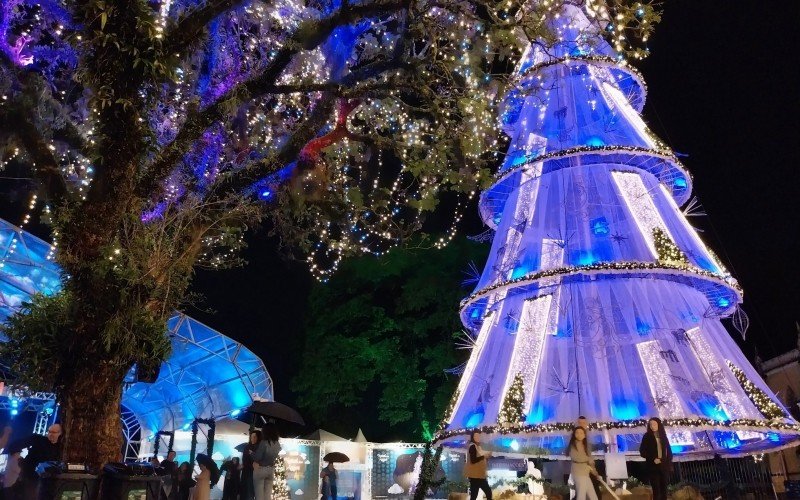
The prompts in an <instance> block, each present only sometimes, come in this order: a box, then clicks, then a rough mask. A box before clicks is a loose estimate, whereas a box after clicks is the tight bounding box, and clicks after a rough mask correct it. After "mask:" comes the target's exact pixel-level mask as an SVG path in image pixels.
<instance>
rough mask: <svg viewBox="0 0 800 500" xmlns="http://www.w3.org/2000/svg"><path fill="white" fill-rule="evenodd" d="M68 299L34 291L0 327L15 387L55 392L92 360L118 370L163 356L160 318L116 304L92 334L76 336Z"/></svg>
mask: <svg viewBox="0 0 800 500" xmlns="http://www.w3.org/2000/svg"><path fill="white" fill-rule="evenodd" d="M74 297H75V295H74V293H73V292H71V291H70V290H69V288H67V289H66V290H64V291H62V292H59V293H57V294H55V295H52V296H44V295H41V294H37V295H34V296H33V298H32V299H31V301H30V302H27V303H24V304H23V305H22V307H21V308H20V309H19V310H18V311H17V312H16V313H15V314H13V315H12V316H11V317H10V318H9V319H8V321H7V323H6V324H5V325H0V331H1V332H2V333H3V335H5V336H6V337H7V338H8V342H6V343H3V344H0V355H2V356H3V358H4V359H7V360H8V361H9V362H10V364H11V368H12V370H13V371H14V374H15V376H16V379H15V380H14V383H15V384H16V385H20V386H26V387H28V388H29V389H31V390H46V391H51V390H52V391H56V392H58V393H61V391H62V390H63V389H64V388H65V387H67V386H68V384H69V383H70V382H71V381H72V380H74V377H75V376H76V374H77V373H79V372H80V371H81V369H86V368H87V367H91V366H93V365H96V364H97V360H98V359H103V360H105V363H106V364H108V365H111V366H113V367H116V368H117V371H119V372H123V373H124V372H125V371H127V370H128V369H129V368H130V367H131V366H132V365H133V363H136V362H138V363H139V364H140V366H141V367H144V368H150V367H153V366H158V365H159V364H160V363H161V361H162V360H163V359H165V358H166V357H167V355H168V354H169V352H170V348H171V344H170V342H169V339H168V337H167V335H166V332H165V324H164V322H163V321H160V320H158V319H157V318H154V317H153V316H152V315H151V314H148V313H147V312H146V311H143V310H141V309H139V308H135V307H129V308H125V307H122V308H119V309H118V310H117V313H116V314H115V315H113V316H112V317H111V319H110V320H109V321H107V322H106V323H105V324H104V326H103V328H102V329H101V331H100V334H99V335H98V336H92V337H89V336H85V335H81V334H80V331H79V323H78V322H77V319H76V314H75V311H76V310H77V308H78V307H79V305H78V304H77V303H76V301H75V299H74Z"/></svg>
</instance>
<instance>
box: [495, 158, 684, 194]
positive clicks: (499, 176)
mask: <svg viewBox="0 0 800 500" xmlns="http://www.w3.org/2000/svg"><path fill="white" fill-rule="evenodd" d="M621 152H622V153H636V155H637V157H638V156H641V155H648V156H651V157H653V158H658V159H661V160H663V161H664V162H665V163H669V164H671V165H672V167H673V168H675V169H676V170H678V171H679V172H681V174H683V176H684V178H685V179H686V182H687V187H686V188H684V189H682V190H681V193H682V196H679V194H678V193H674V192H673V196H675V197H676V199H677V201H678V203H683V202H684V201H686V200H684V198H686V197H688V195H689V193H691V189H690V187H691V181H692V174H691V172H689V171H688V170H686V167H684V166H683V164H682V163H681V162H680V160H678V158H677V157H676V156H675V155H674V154H673V153H672V152H671V151H669V150H668V149H664V150H658V149H652V148H644V147H641V146H575V147H572V148H567V149H561V150H558V151H553V152H550V153H546V154H543V155H538V156H535V157H532V158H527V159H526V160H525V161H524V162H523V163H520V164H518V165H514V166H513V167H510V168H507V169H505V170H500V171H498V172H496V173H495V174H494V177H495V180H496V183H495V184H499V183H500V182H502V181H504V180H506V179H507V178H508V177H509V176H511V174H513V173H515V172H517V171H519V170H521V169H524V168H526V167H528V166H529V165H530V164H532V163H540V162H544V161H549V160H554V159H561V158H569V157H570V156H581V155H583V154H585V153H593V154H600V155H611V154H618V153H621ZM626 166H630V167H633V168H636V169H639V170H644V171H645V172H648V173H651V174H653V175H655V176H656V177H657V178H659V181H661V182H663V180H662V179H661V178H662V177H664V176H663V174H662V172H663V171H664V170H663V169H659V171H657V172H650V171H649V170H647V169H644V168H641V167H640V166H638V165H626ZM670 189H671V190H672V188H670ZM673 191H674V190H673Z"/></svg>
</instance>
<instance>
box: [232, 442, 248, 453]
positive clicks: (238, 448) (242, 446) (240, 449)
mask: <svg viewBox="0 0 800 500" xmlns="http://www.w3.org/2000/svg"><path fill="white" fill-rule="evenodd" d="M248 444H250V443H242V444H237V445H236V447H234V448H233V449H234V450H236V451H238V452H239V453H244V450H246V449H247V445H248Z"/></svg>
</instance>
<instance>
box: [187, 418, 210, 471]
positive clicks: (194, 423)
mask: <svg viewBox="0 0 800 500" xmlns="http://www.w3.org/2000/svg"><path fill="white" fill-rule="evenodd" d="M200 424H204V425H207V426H208V434H207V435H206V437H207V440H206V453H207V454H208V456H209V457H210V456H211V455H212V454H213V453H214V432H215V430H216V427H217V422H216V421H215V420H214V419H213V418H196V419H194V420H193V421H192V441H191V447H190V449H189V463H194V459H195V456H196V453H197V432H198V431H199V430H200Z"/></svg>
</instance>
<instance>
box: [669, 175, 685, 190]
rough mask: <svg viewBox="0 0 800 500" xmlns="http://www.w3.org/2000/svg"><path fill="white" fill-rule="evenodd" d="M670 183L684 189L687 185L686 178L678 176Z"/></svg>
mask: <svg viewBox="0 0 800 500" xmlns="http://www.w3.org/2000/svg"><path fill="white" fill-rule="evenodd" d="M672 185H673V186H675V187H676V188H678V189H686V188H687V187H688V184H687V183H686V179H684V178H683V177H678V178H677V179H675V180H674V181H673V182H672Z"/></svg>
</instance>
